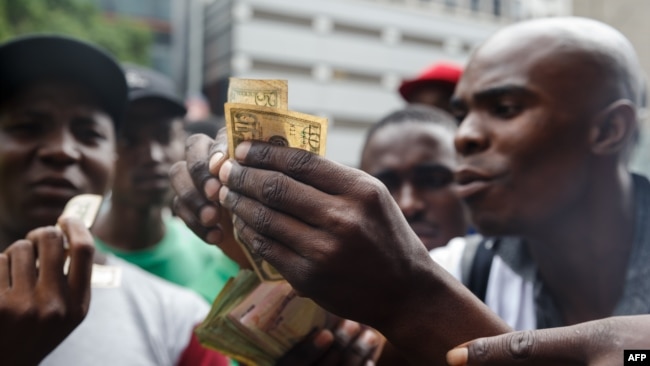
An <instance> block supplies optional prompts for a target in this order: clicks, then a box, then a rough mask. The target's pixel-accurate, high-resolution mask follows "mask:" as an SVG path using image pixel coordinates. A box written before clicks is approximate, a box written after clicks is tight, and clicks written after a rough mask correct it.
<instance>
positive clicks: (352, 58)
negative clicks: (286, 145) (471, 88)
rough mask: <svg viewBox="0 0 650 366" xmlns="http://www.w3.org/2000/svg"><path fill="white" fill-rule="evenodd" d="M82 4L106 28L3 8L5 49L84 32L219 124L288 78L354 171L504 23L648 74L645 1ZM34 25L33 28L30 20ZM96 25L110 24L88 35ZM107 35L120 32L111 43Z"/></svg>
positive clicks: (10, 0) (648, 5)
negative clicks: (555, 27) (609, 50)
mask: <svg viewBox="0 0 650 366" xmlns="http://www.w3.org/2000/svg"><path fill="white" fill-rule="evenodd" d="M86 2H87V4H93V5H95V6H96V7H97V8H98V11H99V12H100V13H101V17H102V19H101V22H99V21H98V20H97V18H95V17H89V20H87V21H86V22H85V23H84V19H81V18H83V14H90V13H89V11H88V9H83V6H81V5H79V4H82V3H84V2H83V1H74V4H73V1H72V0H57V1H50V2H47V3H45V2H43V4H44V5H43V6H53V5H52V4H58V3H61V4H59V6H58V8H59V9H58V11H57V12H55V11H52V12H47V11H40V12H34V14H36V15H34V14H27V13H29V12H27V13H26V12H25V9H28V8H29V7H28V6H27V5H28V3H30V4H31V3H33V2H16V1H15V0H0V5H2V7H3V9H4V14H2V15H4V16H5V17H6V19H4V20H1V19H0V21H4V23H5V25H4V26H3V27H0V38H3V39H6V38H7V37H11V36H12V35H16V34H21V33H25V32H29V31H32V32H33V31H48V30H50V29H49V28H52V29H51V30H52V31H59V32H63V33H66V32H68V31H69V33H70V34H72V35H75V36H81V37H82V38H84V37H83V36H84V35H85V33H88V37H86V38H87V39H89V40H91V41H94V42H97V43H99V44H101V45H102V46H104V47H106V48H109V49H110V50H111V51H113V52H114V53H115V54H116V55H117V56H118V57H120V58H122V59H123V60H129V61H136V62H141V63H146V64H149V66H152V67H154V68H155V69H158V70H159V71H162V72H163V73H166V74H168V75H170V76H172V77H173V78H174V80H176V81H177V83H178V85H179V90H180V91H181V92H183V93H184V94H185V95H186V96H187V97H188V99H189V101H190V104H191V105H195V104H196V105H197V106H198V107H197V108H198V110H199V111H200V110H201V108H203V107H202V106H201V103H204V101H205V97H207V100H208V102H209V104H210V107H211V110H212V112H213V113H214V114H222V113H223V106H222V103H223V102H224V100H225V91H226V88H227V79H228V77H230V76H235V77H249V78H283V79H288V80H289V106H290V108H292V109H294V110H298V111H301V112H306V113H312V114H319V115H324V116H327V117H328V118H329V119H330V133H329V138H328V156H329V157H330V158H332V159H334V160H337V161H339V162H342V163H345V164H348V165H352V166H356V165H357V162H358V155H359V149H360V145H361V143H362V138H363V135H364V132H365V130H366V128H367V127H368V126H369V125H370V124H371V123H373V122H375V121H376V120H377V119H378V118H379V117H381V116H382V115H384V114H386V113H387V112H389V111H391V110H393V109H396V108H399V107H401V106H402V105H403V103H404V102H403V101H402V100H401V99H400V97H399V95H398V93H397V91H396V89H397V86H398V85H399V83H400V81H401V80H402V79H404V78H411V77H413V76H415V75H416V74H417V73H418V72H419V71H421V70H422V69H423V68H424V67H426V66H427V65H429V64H431V63H433V62H435V61H438V60H450V61H455V62H458V63H460V64H463V63H464V62H465V61H466V60H467V57H468V55H469V53H470V52H471V50H472V49H473V47H474V46H476V45H477V44H478V43H480V42H481V41H482V40H483V39H485V38H486V37H487V36H488V35H489V34H491V33H492V32H494V31H495V30H496V29H498V28H499V27H501V26H503V25H505V24H508V23H511V22H516V21H519V20H522V19H529V18H536V17H545V16H563V15H578V16H585V17H590V18H594V19H598V20H601V21H604V22H606V23H608V24H610V25H612V26H614V27H615V28H617V29H619V30H620V31H621V32H623V33H624V34H625V35H626V36H627V37H628V38H629V39H630V40H631V41H632V43H633V45H634V46H635V48H636V50H637V52H638V54H639V57H640V59H641V62H642V66H643V68H644V70H645V71H646V74H647V73H648V72H649V71H650V44H649V43H648V42H646V37H647V36H646V35H647V34H648V33H649V31H650V29H649V28H650V22H647V21H646V19H645V17H646V14H649V13H650V1H647V0H620V1H607V0H137V1H133V0H86ZM47 4H49V5H47ZM71 4H72V5H71ZM32 5H33V4H32ZM73 5H74V6H73ZM30 7H31V8H34V7H35V6H31V5H30ZM71 7H73V8H75V9H76V10H75V12H73V13H70V15H69V16H70V19H71V20H74V21H75V22H77V23H78V24H75V25H71V23H72V22H71V21H64V20H62V19H64V16H63V15H62V14H61V13H62V10H61V9H70V8H71ZM12 9H13V10H12ZM9 10H12V11H13V12H12V11H9ZM39 14H40V15H39ZM21 16H22V17H24V19H23V18H21ZM30 17H31V18H33V19H31V21H32V22H31V23H29V22H28V21H25V20H26V19H27V20H29V18H30ZM124 19H127V20H130V21H132V23H133V24H135V25H136V27H133V24H128V23H124V22H123V20H124ZM12 23H13V24H12ZM86 23H87V24H86ZM95 23H106V24H103V25H102V26H101V27H99V26H98V27H91V25H93V24H95ZM25 24H31V26H25ZM107 24H108V25H107ZM118 26H119V27H118ZM57 27H58V28H57ZM61 27H63V28H62V29H61ZM85 27H87V28H89V29H88V30H86V29H85ZM138 27H140V28H145V29H146V30H148V32H149V34H145V33H143V32H142V31H141V30H138ZM91 28H92V29H91ZM113 28H122V29H121V30H120V31H119V32H118V31H115V32H116V33H111V32H113ZM117 39H119V40H120V42H117V41H116V40H117ZM142 47H146V50H144V51H143V50H141V49H140V48H142ZM142 52H144V56H142V55H143V53H142ZM147 55H148V56H147ZM648 136H650V127H649V126H648V122H647V121H646V120H644V121H643V134H642V138H641V141H640V149H639V152H638V153H637V154H636V155H635V158H634V161H633V167H634V168H635V169H636V170H639V171H643V172H644V173H646V174H649V175H650V138H648Z"/></svg>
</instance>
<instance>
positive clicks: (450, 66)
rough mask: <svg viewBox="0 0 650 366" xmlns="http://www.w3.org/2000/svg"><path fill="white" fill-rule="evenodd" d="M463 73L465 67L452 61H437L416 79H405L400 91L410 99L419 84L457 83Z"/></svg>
mask: <svg viewBox="0 0 650 366" xmlns="http://www.w3.org/2000/svg"><path fill="white" fill-rule="evenodd" d="M462 74H463V68H462V67H460V66H458V65H456V64H454V63H451V62H444V61H442V62H436V63H435V64H433V65H431V66H429V67H428V68H426V69H425V70H424V71H422V72H421V73H420V75H418V77H417V78H415V79H410V80H404V81H403V82H402V85H400V87H399V93H400V94H402V97H403V98H404V99H405V100H406V101H408V100H409V97H410V95H411V93H412V92H413V90H415V89H416V88H417V87H418V86H421V85H426V84H429V83H432V82H433V83H435V82H443V83H449V84H452V85H454V86H455V85H456V84H457V83H458V80H460V76H461V75H462Z"/></svg>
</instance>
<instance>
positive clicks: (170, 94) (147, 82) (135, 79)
mask: <svg viewBox="0 0 650 366" xmlns="http://www.w3.org/2000/svg"><path fill="white" fill-rule="evenodd" d="M124 74H125V76H126V82H127V84H128V86H129V101H130V102H133V101H136V100H141V99H149V98H152V99H159V100H161V101H163V102H165V103H167V104H169V106H170V107H171V108H172V111H173V112H174V113H175V114H177V115H178V116H184V115H185V113H187V109H186V108H185V103H184V101H183V99H181V97H180V96H179V95H178V94H177V92H176V87H175V85H174V82H173V81H172V80H171V79H170V78H168V77H167V76H165V75H163V74H161V73H159V72H157V71H154V70H151V69H149V68H146V67H142V66H137V65H132V64H125V65H124Z"/></svg>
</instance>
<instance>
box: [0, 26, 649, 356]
mask: <svg viewBox="0 0 650 366" xmlns="http://www.w3.org/2000/svg"><path fill="white" fill-rule="evenodd" d="M45 59H46V60H47V62H44V60H45ZM0 84H1V85H2V90H0V175H1V176H2V179H1V180H0V249H1V250H2V254H0V286H2V288H3V289H2V291H0V318H1V319H2V326H0V349H1V350H2V354H3V356H2V363H3V364H8V365H14V364H15V365H31V364H44V365H63V364H65V365H76V364H79V365H86V364H107V365H108V364H111V365H112V364H123V365H226V364H228V362H229V360H228V359H227V358H226V357H224V356H222V355H220V354H219V353H218V352H216V351H213V350H209V349H206V348H203V347H202V346H201V345H200V344H199V343H198V341H197V339H196V337H195V336H194V334H193V329H194V327H195V326H196V325H197V324H198V323H199V322H200V321H201V320H202V319H203V317H205V315H206V313H207V311H208V303H209V302H210V301H212V299H214V297H215V296H216V294H217V293H218V292H219V291H220V289H221V288H222V287H223V286H224V284H225V281H226V280H227V279H228V278H229V277H231V276H233V275H235V274H236V273H237V272H238V270H239V269H240V268H245V267H247V266H248V264H247V260H246V257H245V256H244V255H243V253H242V252H241V249H240V247H239V245H238V244H237V243H236V242H235V239H234V234H233V232H234V231H236V232H237V234H238V235H237V236H238V237H239V239H240V240H242V241H244V242H245V243H246V244H247V245H248V246H249V247H251V248H253V250H254V251H255V252H256V253H257V254H259V255H260V256H262V257H263V258H264V259H265V260H267V261H268V262H269V263H271V264H272V265H273V266H274V267H275V268H276V269H277V270H278V271H279V272H280V273H281V274H282V275H283V276H284V277H285V278H286V279H287V280H288V281H289V282H290V283H291V284H292V286H293V287H294V288H295V289H296V290H297V291H299V293H300V294H301V295H303V296H307V297H310V298H312V299H313V300H314V301H316V302H317V303H318V304H320V305H321V306H322V307H324V308H325V309H327V310H328V311H330V312H332V313H334V314H336V315H338V316H340V317H341V318H343V319H347V320H344V321H342V322H341V323H340V324H339V325H338V327H337V328H336V329H324V330H320V331H317V332H314V333H313V334H312V335H310V337H308V338H307V339H306V340H305V341H303V342H302V343H300V344H299V345H297V346H296V347H295V348H294V349H293V350H292V351H290V352H289V354H287V355H286V357H284V358H283V359H282V360H281V361H280V363H279V364H281V365H285V366H286V365H333V364H345V365H361V364H364V365H367V364H373V361H372V360H369V359H368V357H367V356H366V354H369V352H366V353H364V354H363V355H360V352H359V350H360V349H367V347H365V348H364V342H367V340H364V339H363V338H364V337H362V336H359V335H360V334H362V333H363V331H362V330H363V329H364V327H365V326H370V327H373V328H375V329H377V330H378V331H380V332H381V333H382V334H383V335H384V336H385V337H386V338H387V340H388V342H389V343H390V344H389V345H388V346H387V347H386V348H385V351H384V354H383V355H382V357H381V358H380V359H379V360H378V364H381V365H391V364H395V365H396V364H400V365H402V364H413V365H420V364H421V365H444V364H448V365H452V366H456V365H508V364H530V365H548V364H554V365H563V364H565V365H616V364H622V363H623V350H624V349H650V337H649V336H648V335H649V334H650V315H649V314H650V292H648V291H645V290H646V289H648V288H650V266H649V265H648V264H647V263H648V262H649V261H648V259H649V257H650V225H647V217H646V216H647V215H648V209H650V182H649V181H648V179H647V178H645V177H643V176H641V175H638V174H634V173H631V172H630V171H629V169H628V161H629V158H630V154H631V152H632V150H633V148H634V144H635V142H636V141H637V137H638V134H639V122H640V121H639V116H640V115H641V114H642V110H641V109H642V108H643V107H645V105H646V103H645V101H644V100H643V98H645V96H646V93H645V84H644V77H643V73H642V70H641V68H640V65H639V62H638V59H637V56H636V53H635V51H634V49H633V47H632V46H631V45H630V43H629V42H628V40H627V39H626V38H625V37H624V36H623V35H621V34H620V33H619V32H618V31H617V30H615V29H613V28H611V27H609V26H607V25H605V24H603V23H600V22H597V21H594V20H589V19H584V18H548V19H538V20H531V21H524V22H520V23H516V24H514V25H510V26H507V27H504V28H503V29H501V30H500V31H498V32H497V33H495V34H494V35H492V36H491V37H490V38H489V39H488V40H487V41H485V42H484V43H483V44H482V45H481V46H480V47H478V49H476V50H475V51H474V52H473V54H472V56H471V57H470V60H469V61H468V63H467V65H466V66H465V67H464V69H461V68H460V67H458V66H456V65H453V64H449V63H437V64H434V65H432V66H431V67H430V68H428V69H426V70H424V71H423V72H422V74H421V75H420V76H418V77H417V78H416V79H413V80H407V81H405V82H404V83H403V84H402V86H401V87H400V90H399V92H400V93H401V94H402V96H403V97H404V98H405V101H406V102H408V103H409V105H408V106H406V107H405V108H403V109H401V110H399V111H395V112H393V113H391V114H389V115H387V116H386V117H385V118H383V119H382V120H381V121H378V122H377V123H376V124H375V125H374V126H373V127H371V128H370V129H369V131H368V133H367V137H366V140H365V143H364V146H363V149H362V156H361V165H360V169H356V168H353V167H346V166H343V165H340V164H337V163H335V162H333V161H330V160H328V159H326V158H323V157H319V156H317V155H314V154H311V153H308V152H306V151H302V150H297V149H291V148H287V147H280V146H273V145H269V144H266V143H263V142H258V141H252V142H244V143H241V144H240V145H239V146H238V147H237V149H236V150H235V153H234V156H228V153H227V151H228V148H227V139H226V136H225V131H224V130H221V131H219V133H218V134H217V135H216V136H214V135H212V136H208V135H201V134H197V135H193V136H191V137H189V138H187V143H186V144H184V141H185V139H186V137H187V132H186V130H187V129H186V128H184V125H183V116H184V115H185V113H186V109H185V106H184V104H183V102H182V100H181V99H180V98H179V97H178V95H177V94H176V92H175V88H174V85H173V83H172V82H171V80H169V79H168V78H167V77H165V76H163V75H161V74H159V73H157V72H155V71H153V70H149V69H146V68H143V67H140V66H135V65H120V64H118V63H117V62H116V61H115V60H114V59H113V58H112V57H111V56H110V55H108V54H107V53H105V52H104V51H102V50H100V49H98V48H96V47H95V46H93V45H90V44H88V43H85V42H81V41H79V40H75V39H71V38H68V37H64V36H53V35H35V36H28V37H22V38H17V39H14V40H10V41H8V42H5V43H4V44H1V45H0ZM270 183H272V184H274V185H275V186H274V189H272V190H270V189H266V187H267V186H268V184H270ZM172 187H173V190H174V191H175V194H176V196H175V197H172V196H173V194H172V189H171V188H172ZM81 193H95V194H100V195H107V196H109V197H110V198H107V199H106V200H105V205H104V207H103V208H102V210H101V212H100V214H99V216H98V219H97V222H96V224H95V226H94V227H93V228H92V232H91V231H89V230H88V229H86V228H85V227H84V226H83V225H82V223H81V222H79V221H77V220H75V219H60V218H59V216H60V215H61V212H62V211H63V207H64V206H65V203H66V202H67V201H68V200H69V199H70V198H72V197H73V196H76V195H78V194H81ZM170 207H172V208H173V212H174V214H175V215H177V216H173V215H172V214H171V210H170ZM181 220H182V221H184V223H183V222H181ZM57 223H58V226H56V227H55V226H54V225H55V224H57ZM233 230H234V231H233ZM306 238H308V240H305V239H306ZM65 243H67V249H66V247H65V245H64V244H65ZM206 243H207V244H206ZM208 244H214V245H208ZM66 257H69V270H67V271H64V270H63V268H64V266H65V264H64V263H65V261H66ZM94 264H102V265H105V266H109V267H111V268H115V269H116V273H119V279H118V280H117V282H118V285H117V286H114V287H110V288H98V287H93V286H91V274H92V268H93V265H94Z"/></svg>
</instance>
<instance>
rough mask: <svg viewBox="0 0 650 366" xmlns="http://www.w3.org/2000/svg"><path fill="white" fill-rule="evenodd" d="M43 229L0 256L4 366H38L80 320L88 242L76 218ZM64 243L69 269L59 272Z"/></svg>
mask: <svg viewBox="0 0 650 366" xmlns="http://www.w3.org/2000/svg"><path fill="white" fill-rule="evenodd" d="M59 225H60V227H61V229H57V228H55V227H43V228H38V229H35V230H33V231H31V232H30V233H29V234H28V235H27V238H25V239H23V240H19V241H17V242H15V243H13V244H12V245H10V246H9V247H8V248H7V249H6V250H5V251H4V253H2V254H0V324H2V326H1V327H0V354H1V355H2V363H3V364H7V365H37V364H38V363H39V362H40V361H41V360H42V359H43V358H45V356H47V355H48V354H49V353H50V352H51V351H52V350H53V349H54V348H56V347H57V346H58V345H59V344H60V343H61V342H62V341H63V340H64V339H65V338H66V337H67V336H68V335H69V334H70V333H71V332H72V331H73V330H74V329H75V328H76V327H77V326H78V325H79V324H80V323H81V321H82V320H83V319H84V318H85V316H86V314H87V312H88V307H89V304H90V278H91V274H92V264H93V254H94V250H95V249H94V246H93V238H92V236H91V234H90V232H89V231H88V230H87V229H86V227H85V226H84V224H83V223H82V222H81V221H79V220H76V219H61V220H59ZM64 236H65V237H66V238H67V242H68V244H69V251H68V253H69V256H70V267H69V271H68V274H67V275H66V274H64V269H63V267H64V263H65V260H66V250H65V249H64V246H63V242H64V239H63V237H64Z"/></svg>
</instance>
